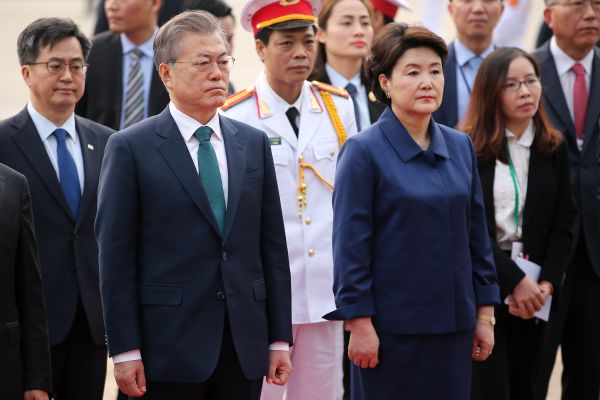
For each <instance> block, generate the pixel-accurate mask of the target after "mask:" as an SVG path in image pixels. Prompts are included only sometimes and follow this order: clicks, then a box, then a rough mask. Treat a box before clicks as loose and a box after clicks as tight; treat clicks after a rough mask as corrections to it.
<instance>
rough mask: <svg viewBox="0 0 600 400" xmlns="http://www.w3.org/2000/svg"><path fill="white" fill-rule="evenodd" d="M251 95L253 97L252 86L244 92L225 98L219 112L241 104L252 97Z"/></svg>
mask: <svg viewBox="0 0 600 400" xmlns="http://www.w3.org/2000/svg"><path fill="white" fill-rule="evenodd" d="M253 95H254V86H252V87H249V88H247V89H244V90H241V91H239V92H237V93H234V94H232V95H231V96H229V97H227V99H226V100H225V103H223V105H222V106H221V110H222V111H225V110H227V109H228V108H231V107H233V106H235V105H236V104H239V103H241V102H242V101H244V100H246V99H247V98H250V97H252V96H253Z"/></svg>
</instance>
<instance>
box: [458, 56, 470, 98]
mask: <svg viewBox="0 0 600 400" xmlns="http://www.w3.org/2000/svg"><path fill="white" fill-rule="evenodd" d="M465 64H468V62H466V63H465ZM463 68H464V66H463V65H459V66H458V70H459V71H460V75H461V76H462V79H463V82H464V83H465V86H466V87H467V90H468V91H469V94H471V85H469V81H468V80H467V76H466V75H465V71H464V69H463Z"/></svg>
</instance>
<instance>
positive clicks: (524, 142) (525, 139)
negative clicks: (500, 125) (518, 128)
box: [504, 120, 534, 147]
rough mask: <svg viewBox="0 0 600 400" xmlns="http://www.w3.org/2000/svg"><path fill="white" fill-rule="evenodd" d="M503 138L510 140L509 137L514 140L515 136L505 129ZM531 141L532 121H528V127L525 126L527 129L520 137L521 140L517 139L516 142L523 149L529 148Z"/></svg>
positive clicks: (532, 136) (532, 137) (532, 135)
mask: <svg viewBox="0 0 600 400" xmlns="http://www.w3.org/2000/svg"><path fill="white" fill-rule="evenodd" d="M504 136H506V137H507V138H511V137H512V138H515V139H516V138H517V135H515V134H514V133H512V132H511V131H509V130H508V129H505V131H504ZM533 139H534V134H533V120H529V125H527V128H525V131H524V132H523V134H522V135H521V138H520V139H517V140H516V142H517V143H518V144H520V145H521V146H523V147H531V144H532V143H533Z"/></svg>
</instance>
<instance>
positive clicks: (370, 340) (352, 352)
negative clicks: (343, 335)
mask: <svg viewBox="0 0 600 400" xmlns="http://www.w3.org/2000/svg"><path fill="white" fill-rule="evenodd" d="M348 326H349V327H350V343H349V344H348V358H350V360H351V361H352V362H353V363H354V364H356V366H358V367H361V368H375V367H376V366H377V364H379V359H378V354H379V338H378V337H377V333H376V332H375V328H374V327H373V323H372V322H371V317H364V318H355V319H353V320H350V321H348Z"/></svg>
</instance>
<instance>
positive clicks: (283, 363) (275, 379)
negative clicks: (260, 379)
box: [267, 350, 292, 386]
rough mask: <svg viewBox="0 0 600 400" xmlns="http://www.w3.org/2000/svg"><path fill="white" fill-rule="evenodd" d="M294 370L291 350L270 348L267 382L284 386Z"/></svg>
mask: <svg viewBox="0 0 600 400" xmlns="http://www.w3.org/2000/svg"><path fill="white" fill-rule="evenodd" d="M291 372H292V361H291V360H290V352H289V351H287V350H269V372H268V373H267V383H270V384H273V385H278V386H283V385H285V384H286V382H287V380H288V378H289V376H290V373H291Z"/></svg>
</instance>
